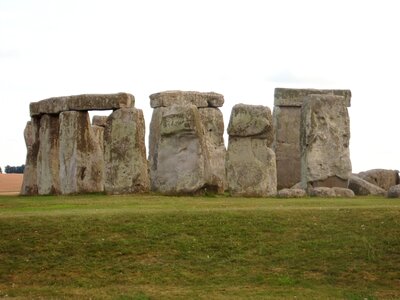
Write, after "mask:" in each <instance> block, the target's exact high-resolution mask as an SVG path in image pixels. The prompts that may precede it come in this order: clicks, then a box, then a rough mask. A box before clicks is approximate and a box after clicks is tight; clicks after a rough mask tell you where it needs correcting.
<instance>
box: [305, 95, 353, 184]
mask: <svg viewBox="0 0 400 300" xmlns="http://www.w3.org/2000/svg"><path fill="white" fill-rule="evenodd" d="M345 104H346V102H345V98H344V97H341V96H332V95H310V96H307V97H306V98H305V100H304V103H303V106H302V114H301V136H300V143H301V165H302V169H301V177H302V178H301V181H302V185H303V188H306V187H343V188H347V182H348V179H349V176H350V175H351V161H350V151H349V141H350V120H349V115H348V112H347V107H346V105H345Z"/></svg>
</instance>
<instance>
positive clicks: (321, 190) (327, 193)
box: [308, 187, 336, 198]
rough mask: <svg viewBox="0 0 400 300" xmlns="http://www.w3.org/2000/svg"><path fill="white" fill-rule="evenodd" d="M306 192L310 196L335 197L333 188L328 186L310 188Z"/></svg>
mask: <svg viewBox="0 0 400 300" xmlns="http://www.w3.org/2000/svg"><path fill="white" fill-rule="evenodd" d="M308 194H309V195H310V196H312V197H322V198H333V197H336V193H335V190H334V189H332V188H329V187H316V188H310V189H309V190H308Z"/></svg>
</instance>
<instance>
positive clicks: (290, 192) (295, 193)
mask: <svg viewBox="0 0 400 300" xmlns="http://www.w3.org/2000/svg"><path fill="white" fill-rule="evenodd" d="M306 196H307V193H306V191H305V190H303V189H282V190H280V191H278V197H280V198H302V197H306Z"/></svg>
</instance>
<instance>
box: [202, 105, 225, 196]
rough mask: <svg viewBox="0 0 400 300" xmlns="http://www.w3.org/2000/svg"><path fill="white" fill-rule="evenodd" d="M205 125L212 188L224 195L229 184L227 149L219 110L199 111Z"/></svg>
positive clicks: (204, 109) (206, 109)
mask: <svg viewBox="0 0 400 300" xmlns="http://www.w3.org/2000/svg"><path fill="white" fill-rule="evenodd" d="M199 114H200V120H201V122H202V123H203V128H204V135H205V142H206V147H207V152H208V160H209V165H210V176H211V177H210V182H209V184H210V186H213V187H216V192H217V193H220V194H222V193H224V191H225V189H226V187H227V183H226V174H225V158H226V149H225V145H224V118H223V115H222V113H221V111H220V110H219V109H218V108H201V109H199Z"/></svg>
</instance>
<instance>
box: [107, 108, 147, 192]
mask: <svg viewBox="0 0 400 300" xmlns="http://www.w3.org/2000/svg"><path fill="white" fill-rule="evenodd" d="M144 135H145V125H144V117H143V112H142V110H140V109H136V108H133V107H132V108H122V109H119V110H116V111H114V112H113V113H112V114H111V115H110V116H109V117H108V119H107V125H106V127H105V130H104V161H105V192H106V193H108V194H130V193H143V192H148V191H149V189H150V182H149V175H148V166H147V160H146V146H145V143H144Z"/></svg>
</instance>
